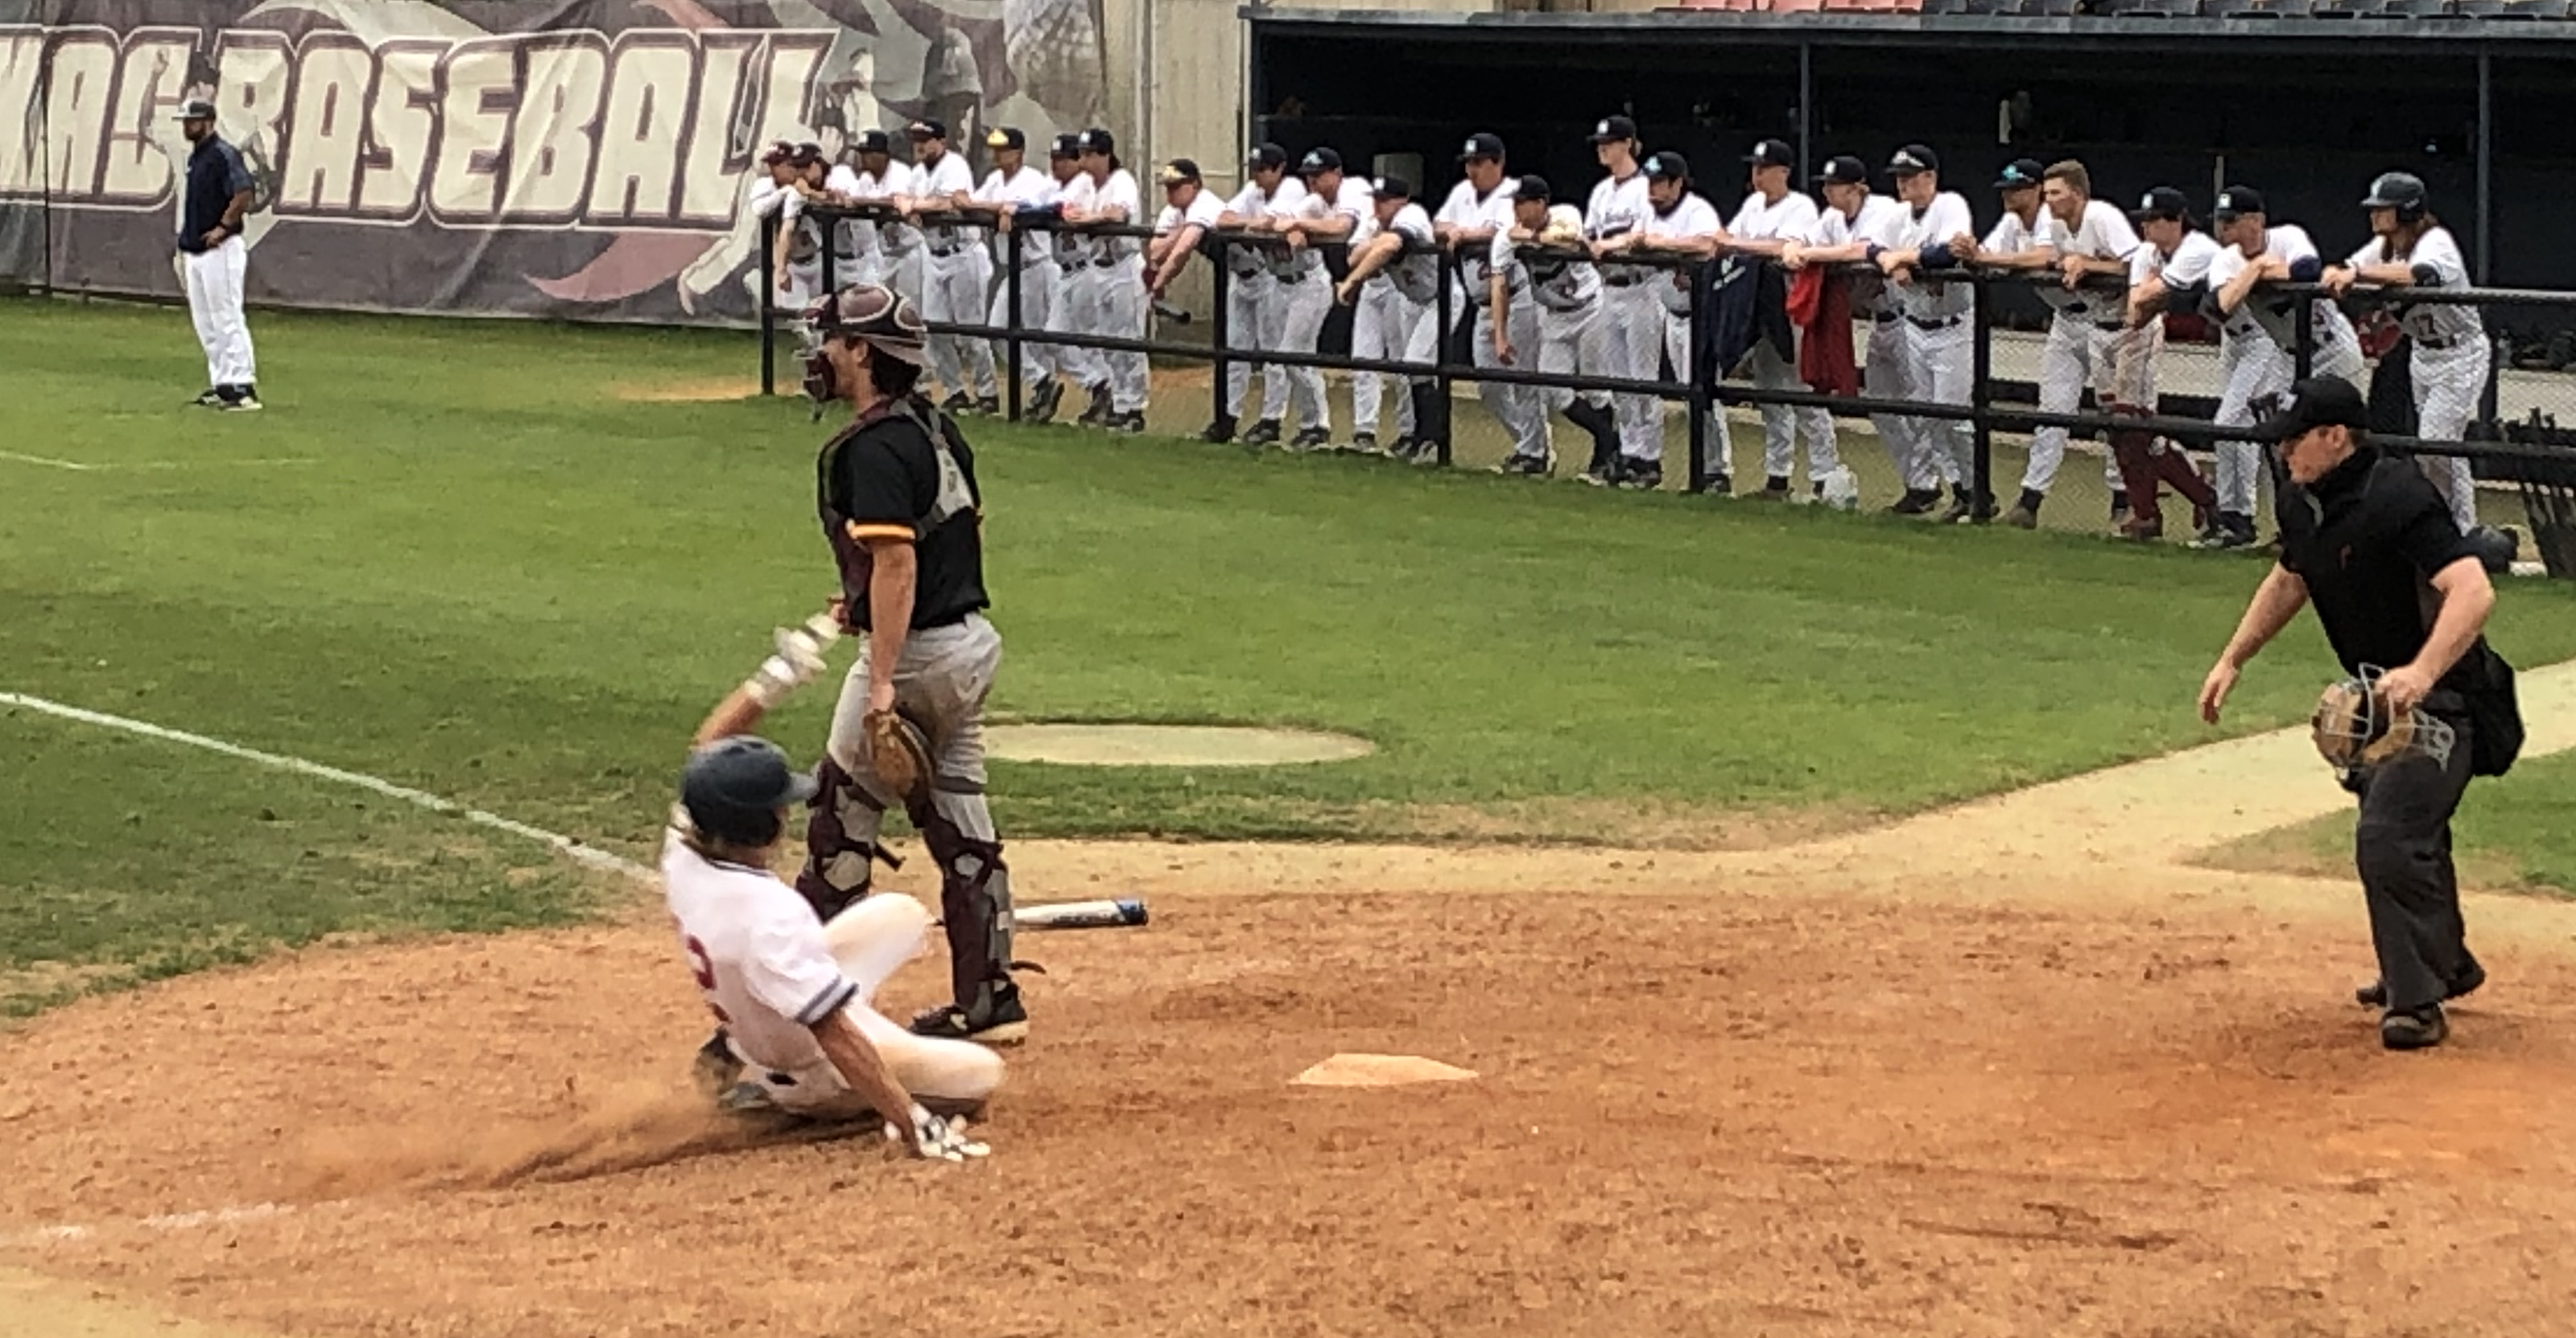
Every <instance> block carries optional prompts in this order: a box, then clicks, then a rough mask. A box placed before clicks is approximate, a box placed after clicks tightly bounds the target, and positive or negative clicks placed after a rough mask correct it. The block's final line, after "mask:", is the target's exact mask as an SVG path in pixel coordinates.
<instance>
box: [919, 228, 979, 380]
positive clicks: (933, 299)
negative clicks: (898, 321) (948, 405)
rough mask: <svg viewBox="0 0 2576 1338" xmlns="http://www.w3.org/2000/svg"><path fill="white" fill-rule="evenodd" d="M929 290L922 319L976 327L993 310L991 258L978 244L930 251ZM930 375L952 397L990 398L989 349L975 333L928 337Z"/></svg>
mask: <svg viewBox="0 0 2576 1338" xmlns="http://www.w3.org/2000/svg"><path fill="white" fill-rule="evenodd" d="M927 274H928V281H929V292H928V293H927V294H926V295H925V297H924V300H923V303H922V313H921V314H922V319H924V320H930V321H947V322H950V323H952V324H956V325H980V324H982V323H983V321H984V316H985V314H986V312H987V311H988V310H989V309H990V306H991V295H992V291H993V257H992V254H991V253H990V252H987V251H986V250H985V249H984V248H983V247H981V246H966V247H964V248H962V249H960V250H958V251H955V252H952V253H951V254H948V255H940V254H938V253H937V252H935V251H934V252H932V253H931V256H930V261H929V269H928V271H927ZM929 342H930V371H931V374H932V375H934V376H936V377H938V378H939V384H940V385H942V386H945V387H947V388H948V391H949V393H951V394H960V395H973V396H976V397H978V398H986V399H989V398H991V397H992V396H993V395H994V393H995V391H996V389H997V386H996V383H995V382H994V379H993V346H992V344H991V343H989V342H987V341H985V340H983V339H979V338H976V337H975V336H973V335H951V334H934V335H932V336H930V341H929Z"/></svg>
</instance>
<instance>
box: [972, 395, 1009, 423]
mask: <svg viewBox="0 0 2576 1338" xmlns="http://www.w3.org/2000/svg"><path fill="white" fill-rule="evenodd" d="M975 412H977V413H979V414H982V415H984V416H985V417H987V418H999V417H1001V416H1002V397H1001V396H999V395H979V396H977V397H976V398H975Z"/></svg>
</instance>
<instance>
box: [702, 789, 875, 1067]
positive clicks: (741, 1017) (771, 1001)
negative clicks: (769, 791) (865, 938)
mask: <svg viewBox="0 0 2576 1338" xmlns="http://www.w3.org/2000/svg"><path fill="white" fill-rule="evenodd" d="M662 895H663V900H664V903H665V904H666V905H667V906H668V907H669V908H670V912H671V919H672V921H673V923H674V925H675V926H676V928H677V929H678V931H679V936H680V951H681V954H682V956H683V957H684V958H685V960H686V961H687V963H688V967H689V972H690V974H691V975H693V976H695V977H696V978H697V982H698V989H699V990H700V991H701V992H703V993H704V994H705V995H706V999H707V1005H708V1006H709V1007H710V1008H712V1009H713V1010H715V1015H716V1020H717V1021H719V1022H722V1023H723V1024H724V1026H725V1029H726V1031H727V1032H728V1033H729V1034H730V1035H731V1036H732V1037H733V1046H734V1049H735V1050H737V1051H739V1052H740V1053H741V1054H742V1056H743V1057H744V1058H745V1059H747V1060H749V1061H750V1062H751V1063H753V1064H756V1065H759V1066H760V1067H761V1068H764V1069H775V1070H779V1071H782V1072H790V1073H792V1072H797V1071H800V1070H805V1069H810V1068H813V1067H815V1066H816V1065H819V1064H825V1063H828V1062H829V1061H828V1060H827V1059H826V1058H825V1056H824V1054H823V1047H822V1046H821V1045H819V1044H817V1043H816V1042H815V1040H814V1033H813V1030H812V1028H813V1027H815V1026H816V1025H818V1024H820V1023H821V1022H823V1021H824V1020H825V1019H827V1018H829V1017H831V1016H832V1015H833V1014H834V1013H837V1012H839V1011H840V1010H841V1009H842V1008H844V1007H846V1006H848V1005H849V1004H850V1003H851V1002H852V1001H853V1000H855V999H857V998H858V996H859V987H858V986H857V985H856V984H853V983H852V982H851V981H850V979H849V978H848V977H847V976H845V975H843V974H842V972H841V968H840V964H839V963H837V962H835V961H833V960H832V951H831V948H830V947H829V946H827V945H826V944H825V943H824V942H823V926H822V923H821V922H820V921H818V920H816V919H815V918H814V908H813V907H811V906H809V905H807V904H806V902H805V899H804V898H803V897H801V896H798V895H797V894H796V889H794V888H792V887H789V886H788V885H787V884H785V883H782V882H780V881H778V879H777V877H776V876H775V875H773V874H771V873H770V872H769V871H768V870H766V869H754V868H750V867H747V866H744V865H739V864H722V863H718V862H716V861H714V860H710V859H708V858H707V857H706V856H704V855H701V854H699V853H698V852H697V851H695V850H692V849H690V848H689V846H688V844H687V843H686V842H685V841H683V840H682V839H681V836H680V833H679V831H678V830H677V829H676V828H674V829H672V830H670V831H667V832H665V833H664V834H663V837H662Z"/></svg>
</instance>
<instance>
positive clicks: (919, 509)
mask: <svg viewBox="0 0 2576 1338" xmlns="http://www.w3.org/2000/svg"><path fill="white" fill-rule="evenodd" d="M934 426H935V428H936V430H937V431H938V432H939V433H940V435H941V441H940V443H939V444H933V442H932V440H931V436H930V434H931V431H932V430H933V428H934ZM815 473H816V480H815V483H816V491H817V492H818V493H819V494H820V495H819V497H818V498H817V501H818V504H819V505H818V508H817V509H818V510H819V511H820V512H821V515H822V521H823V536H824V538H826V539H827V540H829V541H830V542H831V545H832V556H833V559H834V560H835V561H836V562H837V563H838V564H839V566H840V569H841V593H842V594H843V596H844V597H846V598H847V599H848V601H849V606H850V615H849V621H850V625H851V626H852V627H854V628H866V627H868V626H869V625H870V612H869V609H868V576H869V573H870V571H871V570H872V567H873V564H872V563H871V562H870V560H869V557H868V543H869V541H871V540H877V541H883V540H885V539H900V540H908V541H910V542H911V543H912V545H913V551H914V553H915V554H916V556H917V558H918V560H919V570H918V576H917V578H916V582H915V588H914V592H913V597H912V626H914V627H916V628H920V627H939V626H943V625H945V624H948V623H953V622H955V621H957V620H958V619H960V618H963V617H965V616H966V615H967V614H970V613H974V612H976V611H978V610H980V609H984V608H989V607H990V606H991V604H992V600H991V598H990V597H989V596H988V595H987V594H986V593H985V591H984V538H983V509H982V508H983V493H982V492H981V490H979V489H978V488H977V486H976V483H975V453H974V451H973V449H972V448H970V447H968V446H967V444H966V438H965V435H964V434H963V433H961V432H959V431H958V430H957V425H956V424H955V423H954V422H952V421H950V420H949V418H948V417H947V416H946V415H944V414H940V413H938V412H937V411H935V410H932V409H929V408H928V407H927V406H923V405H920V404H917V403H916V404H908V405H903V406H882V407H881V408H880V410H878V411H874V412H871V413H870V414H868V415H866V416H864V417H862V418H861V419H860V420H859V421H858V422H856V423H854V424H852V425H851V426H850V427H849V428H847V429H845V430H844V431H842V432H841V433H840V434H839V435H838V436H835V437H833V438H832V440H831V441H830V442H828V443H826V444H825V445H824V447H823V454H822V458H821V459H820V460H819V461H818V462H817V468H816V471H815Z"/></svg>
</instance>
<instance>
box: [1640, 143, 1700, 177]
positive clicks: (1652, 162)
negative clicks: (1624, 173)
mask: <svg viewBox="0 0 2576 1338" xmlns="http://www.w3.org/2000/svg"><path fill="white" fill-rule="evenodd" d="M1642 170H1643V171H1644V172H1645V174H1646V180H1648V181H1688V180H1690V160H1689V159H1687V158H1684V157H1683V156H1681V155H1680V154H1678V153H1675V152H1673V151H1672V150H1670V149H1666V150H1664V151H1663V152H1661V153H1658V154H1656V155H1654V156H1653V157H1651V158H1648V159H1647V160H1646V161H1645V164H1644V166H1643V169H1642Z"/></svg>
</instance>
